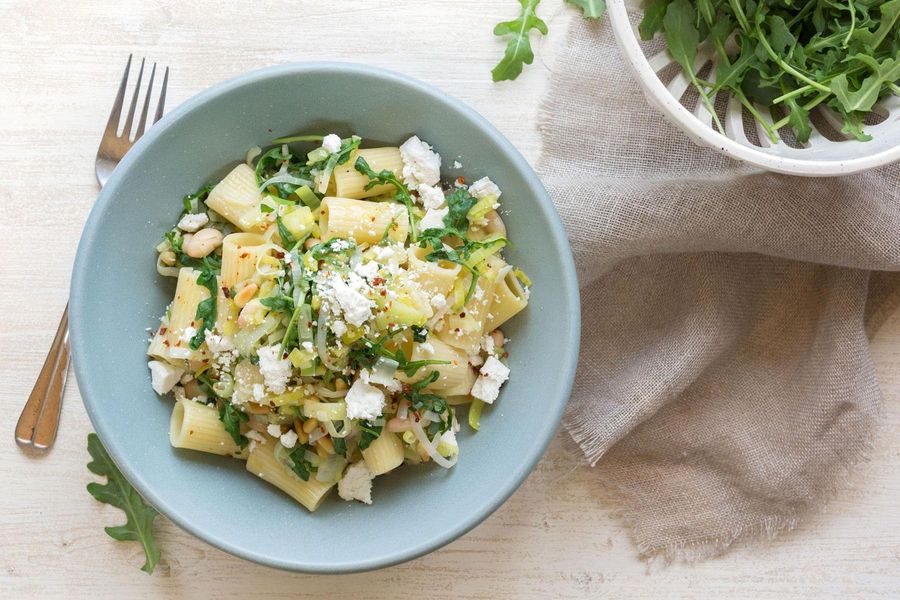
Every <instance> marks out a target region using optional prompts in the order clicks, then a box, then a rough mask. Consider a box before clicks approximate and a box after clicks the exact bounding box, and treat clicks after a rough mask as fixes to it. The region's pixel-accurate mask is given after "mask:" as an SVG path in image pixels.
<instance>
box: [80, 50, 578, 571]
mask: <svg viewBox="0 0 900 600" xmlns="http://www.w3.org/2000/svg"><path fill="white" fill-rule="evenodd" d="M323 72H324V73H327V74H334V75H337V74H343V75H348V74H349V75H352V76H363V77H376V78H380V79H382V80H386V81H388V82H390V83H392V84H395V85H398V86H399V87H404V88H407V89H409V88H412V89H415V90H417V91H419V92H421V93H422V94H424V95H425V96H427V97H428V98H429V100H430V101H433V102H439V103H442V104H444V105H445V106H447V107H448V108H451V109H454V110H456V111H458V112H459V113H461V114H462V116H463V117H464V118H466V119H468V120H470V121H471V122H473V123H474V124H475V125H476V126H477V127H478V128H479V129H481V130H482V131H484V132H485V134H486V135H488V136H489V137H491V138H493V139H494V140H495V141H496V143H497V144H498V145H499V146H500V147H501V148H502V149H503V151H504V152H505V154H506V155H507V158H508V159H509V160H510V161H511V162H512V163H513V165H514V168H515V170H516V171H518V173H520V174H521V176H522V177H523V178H524V180H525V184H526V185H527V187H528V188H530V189H531V191H532V193H533V194H534V196H535V197H536V198H537V208H538V209H539V211H540V213H541V214H542V216H543V219H544V222H545V223H546V224H547V226H548V227H547V232H546V233H547V235H548V237H549V238H550V241H551V243H552V245H553V246H554V247H555V248H556V249H557V250H558V251H559V256H560V259H561V261H562V269H561V271H560V276H561V280H562V285H563V288H564V296H565V297H566V298H567V299H568V303H569V306H567V307H566V310H565V313H567V314H566V318H567V320H568V323H567V326H568V330H569V332H570V336H571V351H570V352H568V353H567V354H566V355H564V356H563V357H562V358H561V365H560V366H561V369H560V377H559V379H558V383H557V388H556V393H555V396H556V397H555V404H554V405H552V407H551V410H550V411H549V412H548V413H547V415H546V416H547V417H549V418H547V419H545V420H544V421H543V422H542V424H541V425H539V429H538V431H537V434H536V436H535V438H534V439H535V440H536V442H537V443H536V444H534V445H533V446H531V448H530V450H529V453H528V454H526V455H524V456H523V457H522V460H521V461H520V462H518V463H517V464H516V465H515V467H514V469H513V472H512V475H513V476H512V478H510V479H509V480H507V483H506V484H505V485H504V486H502V487H499V488H497V490H496V492H495V493H494V494H493V496H492V498H491V499H490V500H489V501H488V502H486V503H484V504H483V505H482V506H481V507H480V508H479V509H477V510H474V511H472V513H471V514H470V516H468V517H467V518H465V519H464V520H462V521H461V522H458V523H456V524H455V525H454V526H453V527H450V528H447V529H445V530H444V531H442V532H440V533H438V534H437V535H434V536H432V537H430V538H428V539H425V540H423V541H421V542H420V543H418V544H416V545H413V546H410V547H407V548H403V549H400V550H391V551H388V552H384V553H380V554H379V555H378V556H375V557H372V558H370V559H368V560H364V561H353V562H344V563H310V562H308V561H298V560H292V559H286V558H278V557H272V556H266V555H261V554H258V553H256V552H253V551H248V550H246V549H244V548H242V547H240V546H239V545H235V544H232V543H230V542H229V541H227V540H225V539H223V538H222V537H220V536H219V535H218V534H217V533H216V532H215V531H210V530H205V529H200V528H198V527H195V526H194V525H193V524H192V523H190V522H189V521H187V520H185V519H183V518H182V517H181V515H180V514H179V513H178V512H177V509H176V508H174V507H173V506H172V505H171V504H170V503H169V502H167V501H166V499H165V498H164V497H162V496H160V495H158V494H157V493H156V492H155V491H154V490H153V489H152V487H150V486H149V485H148V484H147V482H146V480H145V479H144V478H143V477H142V475H141V473H140V472H139V470H136V469H135V468H134V464H133V463H132V462H131V461H130V460H129V459H128V457H127V456H125V455H124V454H123V451H122V448H121V447H120V446H119V445H118V444H117V443H116V441H115V437H114V436H113V435H112V432H111V429H110V427H109V426H108V425H107V424H106V422H105V421H104V419H103V416H102V411H100V410H99V405H97V404H96V403H95V400H94V398H96V397H99V395H100V393H101V391H100V390H99V388H98V386H97V385H96V384H95V383H94V381H93V378H92V376H91V373H90V372H89V369H88V367H87V363H86V362H84V361H80V360H78V357H79V356H85V355H86V354H87V352H88V349H89V342H88V340H89V336H90V331H89V330H88V328H87V326H86V325H85V323H86V321H87V319H86V316H85V314H84V312H85V309H86V306H87V304H88V302H87V300H86V298H87V290H86V279H87V272H88V271H89V269H88V266H89V265H87V264H86V260H87V257H88V255H89V254H91V253H92V252H91V250H92V247H93V245H94V243H96V240H97V239H98V237H97V229H98V227H99V223H100V220H101V217H102V215H103V214H104V213H105V212H106V209H107V207H108V206H109V204H110V202H112V200H113V197H114V195H116V193H117V191H118V187H119V182H120V180H121V179H122V178H123V177H124V174H125V173H126V172H128V171H129V170H130V169H131V168H132V166H133V165H135V164H136V163H138V161H140V159H141V156H142V155H143V153H144V149H145V148H147V147H148V146H149V145H151V144H152V143H153V142H154V140H156V138H158V137H159V136H160V135H162V134H163V133H164V132H165V131H167V130H169V129H170V128H173V127H177V126H178V124H179V123H180V122H181V121H182V119H185V118H187V117H188V116H189V115H191V114H192V113H193V112H194V111H197V110H202V109H203V107H204V105H205V104H206V103H207V102H208V101H210V100H212V99H214V98H216V97H218V96H220V95H222V94H226V93H228V92H230V91H232V90H235V89H237V88H239V87H242V86H245V85H249V84H254V83H258V82H261V81H264V80H267V79H275V78H279V77H283V76H286V75H307V74H314V73H323ZM580 305H581V301H580V296H579V288H578V280H577V276H576V271H575V263H574V260H573V257H572V250H571V247H570V245H569V242H568V238H567V236H566V233H565V229H564V228H563V225H562V222H561V220H560V218H559V215H558V213H557V212H556V210H555V208H554V205H553V202H552V201H551V200H550V197H549V195H548V194H547V191H546V189H545V188H544V186H543V184H542V183H541V181H540V179H539V178H538V176H537V174H536V173H535V172H534V169H533V168H532V167H531V165H530V164H529V163H528V161H526V160H525V158H524V157H523V156H522V154H521V153H520V152H519V151H518V150H517V149H516V148H515V147H514V146H513V145H512V143H511V142H510V141H509V140H507V139H506V137H505V136H504V135H503V134H502V133H500V131H499V130H498V129H497V128H496V127H494V126H493V125H492V124H491V123H490V122H489V121H488V120H487V119H485V118H484V117H483V116H481V115H480V114H479V113H478V112H476V111H475V110H474V109H472V108H471V107H469V106H468V105H467V104H465V103H463V102H462V101H460V100H458V99H456V98H454V97H452V96H450V95H449V94H446V93H444V92H442V91H441V90H439V89H437V88H435V87H432V86H430V85H428V84H426V83H424V82H421V81H419V80H416V79H414V78H412V77H409V76H406V75H403V74H400V73H397V72H394V71H389V70H386V69H382V68H378V67H372V66H368V65H364V64H358V63H346V62H328V61H315V62H295V63H289V64H284V65H278V66H271V67H265V68H261V69H257V70H253V71H250V72H247V73H243V74H241V75H238V76H235V77H233V78H231V79H228V80H225V81H223V82H221V83H218V84H215V85H213V86H211V87H209V88H207V89H205V90H203V91H201V92H199V93H198V94H196V95H194V96H192V97H190V98H189V99H187V100H186V101H184V102H183V103H181V104H180V105H179V106H177V107H176V108H175V109H173V110H172V111H171V112H170V113H168V114H167V115H165V116H164V117H163V118H162V119H161V120H160V121H159V123H157V124H156V125H154V126H153V127H152V128H150V129H149V130H148V131H147V133H146V134H145V135H144V136H143V137H142V138H141V139H140V140H139V141H138V142H137V143H136V144H135V146H134V147H133V148H132V150H131V151H130V152H128V154H127V155H126V156H125V158H124V159H123V160H122V162H121V163H120V164H119V167H118V168H116V169H115V171H114V172H113V174H112V176H111V177H110V179H109V181H108V182H107V184H106V186H104V188H103V190H102V191H101V192H100V194H99V196H98V197H97V200H96V202H95V203H94V206H93V207H92V209H91V211H90V213H89V215H88V218H87V221H86V222H85V225H84V229H83V231H82V234H81V238H80V240H79V243H78V250H77V252H76V256H75V262H74V266H73V271H72V281H71V286H70V315H71V316H70V325H69V327H70V330H71V333H72V336H71V337H72V341H71V347H72V354H73V356H74V367H73V370H74V372H75V376H76V379H77V381H78V387H79V391H80V394H81V397H82V402H83V404H84V406H85V409H86V411H87V413H88V417H89V418H90V421H91V424H92V425H93V427H94V429H95V431H96V433H97V435H98V436H99V437H100V439H101V440H102V441H103V444H104V446H105V447H106V449H107V451H108V452H109V455H110V457H111V458H112V460H113V461H114V462H115V464H116V465H117V466H118V467H119V469H120V470H121V471H122V473H123V474H124V476H125V477H126V478H127V479H128V481H129V482H130V483H131V484H132V485H133V486H134V488H135V489H136V490H138V492H140V494H141V495H142V496H143V497H144V498H145V499H146V500H147V501H148V502H149V503H150V504H151V505H152V506H153V507H154V508H155V509H157V510H158V511H159V512H160V513H161V514H163V515H165V516H166V517H167V518H168V519H169V520H171V521H172V522H173V523H175V524H176V525H178V526H179V527H180V528H182V529H183V530H185V531H187V532H188V533H190V534H191V535H193V536H195V537H197V538H199V539H201V540H203V541H205V542H206V543H208V544H211V545H212V546H215V547H217V548H219V549H221V550H223V551H225V552H227V553H229V554H232V555H235V556H237V557H240V558H243V559H246V560H250V561H252V562H255V563H257V564H261V565H265V566H270V567H275V568H279V569H284V570H289V571H299V572H305V573H354V572H361V571H368V570H372V569H378V568H383V567H388V566H392V565H396V564H399V563H402V562H406V561H408V560H412V559H414V558H418V557H420V556H422V555H424V554H427V553H429V552H432V551H434V550H436V549H438V548H440V547H442V546H444V545H446V544H448V543H450V542H451V541H453V540H455V539H457V538H459V537H461V536H462V535H464V534H465V533H467V532H468V531H469V530H471V529H472V528H474V527H475V526H476V525H478V524H479V523H481V522H482V521H483V520H484V519H486V518H487V517H488V516H490V515H491V514H492V513H493V512H494V511H495V510H497V509H498V508H499V507H500V506H501V505H502V504H503V503H504V502H505V501H506V500H507V499H508V498H509V497H510V496H511V495H512V494H513V493H514V492H515V491H516V490H517V489H518V488H519V486H520V485H521V484H522V483H523V482H524V480H525V478H526V477H527V476H528V475H529V474H530V473H531V471H532V470H533V468H534V466H535V465H536V464H537V462H538V461H539V460H540V458H541V457H542V456H543V455H544V453H545V451H546V449H547V447H548V446H549V444H550V442H551V440H552V439H553V437H554V435H555V432H556V430H557V428H558V425H559V422H560V420H561V418H562V414H563V411H564V409H565V407H566V405H567V404H568V399H569V396H570V394H571V390H572V385H573V382H574V378H575V369H576V366H577V362H578V355H579V349H580V335H581V306H580Z"/></svg>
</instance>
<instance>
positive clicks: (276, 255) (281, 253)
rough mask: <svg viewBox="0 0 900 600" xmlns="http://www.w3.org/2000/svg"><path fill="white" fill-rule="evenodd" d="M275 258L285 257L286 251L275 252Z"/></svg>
mask: <svg viewBox="0 0 900 600" xmlns="http://www.w3.org/2000/svg"><path fill="white" fill-rule="evenodd" d="M275 258H284V252H275Z"/></svg>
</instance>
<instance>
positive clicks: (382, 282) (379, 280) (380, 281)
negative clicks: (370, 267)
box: [372, 277, 385, 285]
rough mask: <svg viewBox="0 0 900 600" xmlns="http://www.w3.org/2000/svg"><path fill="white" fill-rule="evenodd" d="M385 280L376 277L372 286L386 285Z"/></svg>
mask: <svg viewBox="0 0 900 600" xmlns="http://www.w3.org/2000/svg"><path fill="white" fill-rule="evenodd" d="M384 283H385V279H384V277H376V278H374V279H373V280H372V285H384Z"/></svg>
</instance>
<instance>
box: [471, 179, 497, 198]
mask: <svg viewBox="0 0 900 600" xmlns="http://www.w3.org/2000/svg"><path fill="white" fill-rule="evenodd" d="M469 193H470V194H472V195H473V196H475V197H476V198H478V199H479V200H481V199H482V198H484V197H485V196H493V197H494V198H499V197H500V194H502V193H503V192H501V191H500V188H498V187H497V184H496V183H494V182H493V181H491V180H490V178H488V177H482V178H481V179H479V180H478V181H476V182H475V183H473V184H471V185H470V186H469Z"/></svg>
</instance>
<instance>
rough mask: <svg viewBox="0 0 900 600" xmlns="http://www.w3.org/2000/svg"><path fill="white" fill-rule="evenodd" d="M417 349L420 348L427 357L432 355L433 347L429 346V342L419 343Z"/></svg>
mask: <svg viewBox="0 0 900 600" xmlns="http://www.w3.org/2000/svg"><path fill="white" fill-rule="evenodd" d="M419 348H421V350H422V352H424V353H425V354H427V355H428V356H431V355H432V354H434V346H432V345H431V342H421V343H420V344H419Z"/></svg>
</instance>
